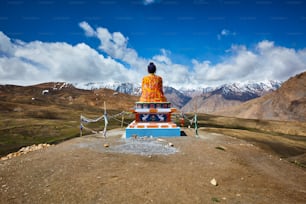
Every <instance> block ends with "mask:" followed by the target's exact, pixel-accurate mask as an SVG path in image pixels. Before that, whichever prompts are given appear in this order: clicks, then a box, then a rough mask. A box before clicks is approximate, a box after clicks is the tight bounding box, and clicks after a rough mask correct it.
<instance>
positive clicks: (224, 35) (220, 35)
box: [217, 29, 236, 40]
mask: <svg viewBox="0 0 306 204" xmlns="http://www.w3.org/2000/svg"><path fill="white" fill-rule="evenodd" d="M230 35H231V36H235V35H236V32H232V31H230V30H227V29H223V30H221V32H220V33H219V34H218V35H217V38H218V40H221V38H222V37H226V36H230Z"/></svg>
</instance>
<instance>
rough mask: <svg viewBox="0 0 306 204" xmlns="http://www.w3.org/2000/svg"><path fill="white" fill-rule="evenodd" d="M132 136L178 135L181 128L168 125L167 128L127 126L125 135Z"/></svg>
mask: <svg viewBox="0 0 306 204" xmlns="http://www.w3.org/2000/svg"><path fill="white" fill-rule="evenodd" d="M133 136H137V137H144V136H147V137H151V136H152V137H179V136H181V129H180V128H179V127H168V128H162V127H158V128H150V127H144V128H135V127H133V128H130V126H128V127H127V128H126V129H125V137H126V138H130V137H133Z"/></svg>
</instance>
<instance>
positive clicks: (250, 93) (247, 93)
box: [211, 81, 281, 101]
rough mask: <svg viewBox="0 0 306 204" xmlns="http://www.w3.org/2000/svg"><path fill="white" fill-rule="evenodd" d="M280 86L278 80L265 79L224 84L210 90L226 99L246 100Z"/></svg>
mask: <svg viewBox="0 0 306 204" xmlns="http://www.w3.org/2000/svg"><path fill="white" fill-rule="evenodd" d="M280 86H281V82H279V81H266V82H257V83H254V82H253V83H232V84H224V85H222V86H220V87H217V88H216V89H215V90H213V91H211V93H212V94H221V95H222V96H223V97H224V98H225V99H228V100H239V101H248V100H250V99H253V98H257V97H260V96H262V95H264V94H265V93H267V92H270V91H275V90H277V89H278V88H279V87H280Z"/></svg>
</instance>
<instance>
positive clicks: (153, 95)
mask: <svg viewBox="0 0 306 204" xmlns="http://www.w3.org/2000/svg"><path fill="white" fill-rule="evenodd" d="M141 90H142V93H141V97H140V102H167V99H166V97H165V96H164V92H163V80H162V78H161V77H160V76H157V75H155V74H149V75H147V76H145V77H144V78H143V79H142V85H141Z"/></svg>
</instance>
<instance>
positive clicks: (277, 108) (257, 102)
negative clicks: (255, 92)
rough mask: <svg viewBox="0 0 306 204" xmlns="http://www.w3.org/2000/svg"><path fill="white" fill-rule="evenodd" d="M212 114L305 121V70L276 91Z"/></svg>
mask: <svg viewBox="0 0 306 204" xmlns="http://www.w3.org/2000/svg"><path fill="white" fill-rule="evenodd" d="M214 114H219V115H224V116H235V117H241V118H252V119H265V120H292V121H306V72H303V73H301V74H298V75H296V76H295V77H292V78H290V79H289V80H287V81H286V82H285V83H283V85H282V86H281V87H280V88H279V89H278V90H276V91H274V92H272V93H269V94H267V95H264V96H262V97H260V98H257V99H253V100H250V101H247V102H245V103H243V104H241V105H238V106H235V107H232V108H229V109H228V110H223V111H216V112H214Z"/></svg>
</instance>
